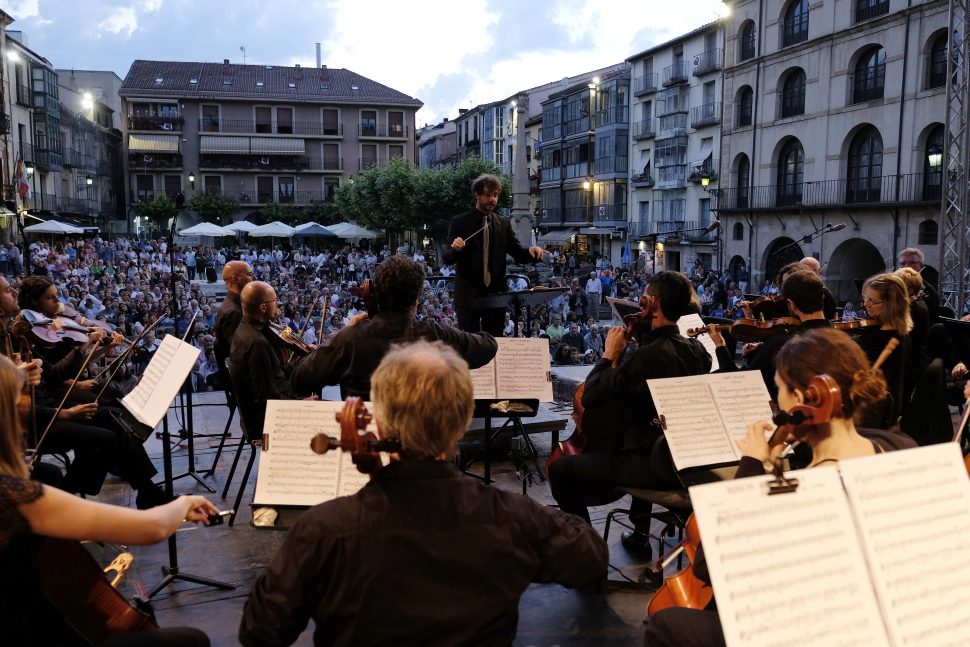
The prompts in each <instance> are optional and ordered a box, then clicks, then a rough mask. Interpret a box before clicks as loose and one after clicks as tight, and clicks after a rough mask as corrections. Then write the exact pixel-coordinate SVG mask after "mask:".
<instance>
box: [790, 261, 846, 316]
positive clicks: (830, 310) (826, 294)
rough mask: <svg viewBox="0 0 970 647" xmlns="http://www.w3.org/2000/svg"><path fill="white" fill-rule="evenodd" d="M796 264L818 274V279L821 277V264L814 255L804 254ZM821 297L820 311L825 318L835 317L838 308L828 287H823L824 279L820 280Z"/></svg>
mask: <svg viewBox="0 0 970 647" xmlns="http://www.w3.org/2000/svg"><path fill="white" fill-rule="evenodd" d="M798 264H799V265H803V266H805V268H806V269H809V270H811V271H812V272H815V275H816V276H818V277H819V279H821V278H822V264H821V263H819V262H818V259H817V258H815V257H814V256H806V257H805V258H803V259H802V260H800V261H799V262H798ZM822 299H823V300H824V301H823V304H822V312H823V313H824V314H825V318H826V319H828V320H829V321H831V320H832V319H835V315H836V312H838V308H837V306H836V305H835V297H833V296H832V293H831V292H830V291H829V289H828V288H827V287H825V282H824V281H823V282H822Z"/></svg>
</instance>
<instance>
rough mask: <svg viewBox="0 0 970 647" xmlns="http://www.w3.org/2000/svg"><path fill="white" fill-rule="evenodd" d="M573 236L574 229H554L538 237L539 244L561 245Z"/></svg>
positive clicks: (574, 233)
mask: <svg viewBox="0 0 970 647" xmlns="http://www.w3.org/2000/svg"><path fill="white" fill-rule="evenodd" d="M575 235H576V230H575V229H554V230H553V231H549V232H546V233H544V234H542V235H541V236H539V244H543V243H545V244H553V245H561V244H563V243H564V242H566V241H567V240H569V239H570V238H572V237H573V236H575Z"/></svg>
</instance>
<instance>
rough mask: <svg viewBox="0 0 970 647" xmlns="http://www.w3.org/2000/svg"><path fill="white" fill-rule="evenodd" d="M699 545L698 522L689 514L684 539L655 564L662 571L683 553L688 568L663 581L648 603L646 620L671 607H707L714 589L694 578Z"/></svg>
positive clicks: (712, 596)
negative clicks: (685, 556)
mask: <svg viewBox="0 0 970 647" xmlns="http://www.w3.org/2000/svg"><path fill="white" fill-rule="evenodd" d="M700 544H701V533H700V529H699V528H698V527H697V519H696V518H695V517H694V515H693V514H692V515H691V516H690V517H688V519H687V523H686V524H685V525H684V540H683V541H681V542H680V545H679V546H678V547H677V548H676V549H675V550H674V551H673V552H672V553H670V554H669V555H667V556H665V557H664V559H663V560H662V561H661V562H660V563H659V564H658V565H657V566H658V570H660V571H663V569H664V567H666V566H667V564H669V563H670V562H672V561H673V560H674V558H675V557H677V556H678V555H680V553H684V554H685V555H687V562H688V563H687V567H686V568H684V569H683V570H682V571H680V572H679V573H677V574H676V575H673V576H671V577H668V578H666V579H664V583H663V584H662V585H661V586H660V588H659V589H657V592H656V593H654V595H653V597H652V598H650V602H649V603H648V604H647V617H653V615H654V614H655V613H657V612H658V611H663V610H664V609H669V608H671V607H682V608H685V609H703V608H705V607H707V605H708V604H710V602H711V600H712V599H713V598H714V589H713V588H712V587H711V586H710V585H709V584H707V583H705V582H704V581H703V580H701V579H700V578H698V577H697V576H696V575H694V571H693V566H692V565H693V563H694V560H695V559H696V558H697V549H698V548H699V547H700Z"/></svg>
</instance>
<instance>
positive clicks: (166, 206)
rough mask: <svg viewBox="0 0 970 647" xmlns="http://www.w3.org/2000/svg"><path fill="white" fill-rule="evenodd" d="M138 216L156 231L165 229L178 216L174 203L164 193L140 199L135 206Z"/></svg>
mask: <svg viewBox="0 0 970 647" xmlns="http://www.w3.org/2000/svg"><path fill="white" fill-rule="evenodd" d="M135 211H136V212H137V213H138V215H139V216H143V217H145V218H147V219H148V221H149V222H151V223H152V225H153V226H154V227H155V228H156V229H166V228H167V227H168V226H169V222H170V221H171V220H172V219H173V218H175V217H176V216H177V215H178V214H179V210H178V207H176V206H175V202H174V201H173V200H172V199H171V198H170V197H168V195H166V194H164V193H156V194H155V195H154V196H152V197H151V198H147V199H142V200H140V201H139V202H138V204H137V205H135Z"/></svg>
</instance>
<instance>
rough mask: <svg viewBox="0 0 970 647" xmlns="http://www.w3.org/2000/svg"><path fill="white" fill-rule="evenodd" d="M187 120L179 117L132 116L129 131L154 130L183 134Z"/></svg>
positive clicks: (129, 119)
mask: <svg viewBox="0 0 970 647" xmlns="http://www.w3.org/2000/svg"><path fill="white" fill-rule="evenodd" d="M183 123H185V120H184V119H183V118H182V117H179V116H173V117H159V116H141V115H131V116H129V117H128V130H153V131H157V130H160V131H164V132H181V131H182V124H183Z"/></svg>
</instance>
